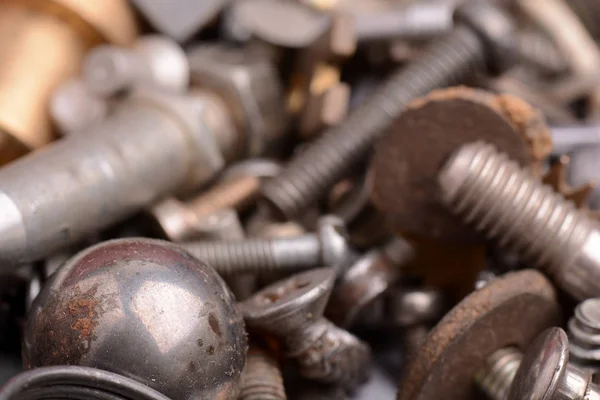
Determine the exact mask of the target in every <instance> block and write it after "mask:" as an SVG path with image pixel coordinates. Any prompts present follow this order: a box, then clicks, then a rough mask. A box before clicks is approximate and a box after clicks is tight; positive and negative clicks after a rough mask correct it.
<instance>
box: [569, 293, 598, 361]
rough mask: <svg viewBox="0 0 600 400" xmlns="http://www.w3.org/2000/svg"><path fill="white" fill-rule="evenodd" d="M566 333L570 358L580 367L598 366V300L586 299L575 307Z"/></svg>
mask: <svg viewBox="0 0 600 400" xmlns="http://www.w3.org/2000/svg"><path fill="white" fill-rule="evenodd" d="M568 332H569V339H570V344H569V348H570V351H571V358H572V359H573V361H574V362H575V363H576V364H577V365H578V366H581V367H586V368H589V369H592V370H598V369H599V368H598V367H599V366H600V340H599V338H600V298H594V299H587V300H585V301H583V302H581V303H580V304H579V305H577V307H575V314H574V315H573V317H571V319H570V320H569V324H568Z"/></svg>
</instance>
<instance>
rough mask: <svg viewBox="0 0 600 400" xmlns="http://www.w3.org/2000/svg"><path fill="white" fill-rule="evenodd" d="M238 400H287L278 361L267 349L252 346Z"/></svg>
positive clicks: (249, 350)
mask: <svg viewBox="0 0 600 400" xmlns="http://www.w3.org/2000/svg"><path fill="white" fill-rule="evenodd" d="M242 379H243V380H242V387H241V390H240V394H239V396H238V400H285V399H286V395H285V389H284V387H283V378H282V377H281V371H280V370H279V366H278V365H277V361H276V360H275V359H274V358H273V357H272V356H271V355H270V354H269V353H267V352H266V351H265V350H263V349H261V348H259V347H256V346H251V347H250V349H248V357H247V359H246V368H245V369H244V373H243V375H242Z"/></svg>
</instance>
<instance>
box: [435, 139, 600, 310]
mask: <svg viewBox="0 0 600 400" xmlns="http://www.w3.org/2000/svg"><path fill="white" fill-rule="evenodd" d="M438 182H439V185H440V187H441V191H442V197H443V200H444V201H445V202H446V204H448V205H449V206H450V207H451V208H452V209H453V210H454V211H455V212H456V213H457V214H459V215H462V216H463V218H464V220H465V221H466V222H467V223H470V224H471V225H473V226H474V227H475V228H476V229H477V230H479V231H483V232H485V233H487V235H488V236H489V237H490V238H491V239H496V241H497V242H498V244H499V245H500V246H501V247H506V248H508V249H509V250H511V251H513V252H515V253H516V254H520V255H521V256H522V257H523V258H524V259H525V260H527V261H529V262H530V263H532V265H537V266H540V267H545V268H546V270H547V271H548V273H549V274H550V275H552V276H553V277H554V280H555V281H556V283H557V285H559V286H561V287H562V288H563V289H564V290H565V291H567V292H568V293H570V294H571V295H572V296H574V297H575V298H577V299H580V300H583V299H586V298H590V297H594V296H597V295H598V293H600V253H599V252H598V250H597V249H598V248H600V247H599V246H600V232H599V231H598V230H597V228H596V227H595V223H594V221H593V220H592V219H590V218H589V217H588V216H587V215H585V214H584V213H582V212H581V211H579V210H577V209H576V208H575V206H574V205H573V204H572V203H570V202H567V201H566V200H564V199H563V198H562V197H561V196H560V195H559V194H558V193H555V192H554V191H553V190H552V188H551V187H549V186H545V185H543V184H542V183H540V182H539V181H538V180H536V179H535V178H534V177H533V176H531V175H530V174H528V173H527V172H526V171H525V170H522V169H521V168H520V167H519V166H518V165H517V163H515V162H513V161H510V160H509V159H508V157H507V156H506V155H505V154H503V153H499V152H497V151H496V149H495V148H494V147H493V146H491V145H488V144H485V143H483V142H475V143H471V144H467V145H464V146H462V147H461V148H460V149H459V150H458V151H457V152H455V153H454V155H453V156H452V157H451V158H450V160H449V161H448V162H447V163H446V165H445V166H444V167H443V168H442V170H441V172H440V174H439V178H438Z"/></svg>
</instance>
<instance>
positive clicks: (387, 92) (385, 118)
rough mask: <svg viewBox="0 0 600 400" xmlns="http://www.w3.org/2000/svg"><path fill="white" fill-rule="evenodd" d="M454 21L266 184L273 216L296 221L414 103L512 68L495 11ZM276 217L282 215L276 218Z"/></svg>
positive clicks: (508, 29)
mask: <svg viewBox="0 0 600 400" xmlns="http://www.w3.org/2000/svg"><path fill="white" fill-rule="evenodd" d="M455 17H456V18H457V19H458V20H459V21H462V22H464V24H459V26H457V27H456V28H455V29H454V30H453V31H452V32H451V33H450V34H449V35H448V36H447V37H444V38H441V39H439V41H437V42H435V43H434V44H433V46H432V47H431V48H430V49H429V51H428V52H426V53H425V54H424V55H423V58H421V59H420V60H417V61H415V62H413V63H411V64H409V65H408V66H407V67H402V68H401V69H399V70H397V71H396V72H395V73H393V74H392V76H391V77H390V78H389V79H388V80H387V81H386V82H385V83H384V84H383V85H382V86H381V87H380V89H379V91H378V92H377V93H375V94H374V95H373V96H372V97H371V98H370V99H369V100H368V101H365V102H364V103H363V104H362V105H361V106H359V107H358V108H357V109H356V110H355V111H354V112H352V113H351V114H350V115H349V116H348V118H347V119H346V120H345V121H344V122H343V123H341V124H340V125H338V126H337V127H334V128H333V129H331V130H329V131H328V132H326V133H325V134H324V135H323V136H322V137H320V138H319V139H318V140H317V141H315V143H314V144H313V145H312V146H310V147H308V148H307V149H306V151H304V152H302V153H300V154H299V155H298V156H296V157H295V158H293V159H292V161H291V163H290V164H289V165H288V166H287V168H285V169H284V170H283V171H282V173H281V174H280V175H278V176H277V177H275V178H273V179H272V180H270V181H268V182H266V183H265V185H264V186H263V189H262V194H263V196H264V197H265V199H266V200H267V202H268V203H269V204H270V205H271V206H272V207H274V211H276V212H277V213H278V214H282V215H283V216H286V217H296V216H298V215H299V214H300V213H301V212H302V211H303V210H304V209H305V208H306V207H308V206H309V205H312V204H313V203H315V202H316V201H317V200H318V199H320V198H321V197H322V196H323V195H324V194H325V193H326V192H327V190H328V189H329V188H330V187H331V186H332V185H333V184H334V183H335V182H336V181H338V180H339V179H340V178H342V177H343V176H344V175H345V174H346V173H348V171H350V170H352V167H353V166H354V165H356V164H358V163H360V162H362V161H363V160H364V158H365V157H366V156H367V154H368V153H369V150H370V148H371V146H372V144H373V142H374V141H375V139H376V138H377V137H378V136H379V135H380V134H381V133H382V132H383V131H384V130H386V129H387V128H389V127H390V125H391V124H392V123H393V121H394V119H395V118H396V117H397V116H398V115H399V114H400V113H401V112H402V111H403V110H404V108H405V106H406V105H407V104H408V103H409V102H410V101H411V100H412V99H413V98H415V97H417V96H422V95H425V94H426V93H428V92H429V91H431V90H432V89H435V88H437V87H440V86H449V85H452V84H456V83H459V82H462V81H464V80H465V79H467V78H468V77H471V76H472V75H473V74H474V73H475V72H477V71H480V70H483V69H484V66H485V63H486V61H488V64H489V65H490V66H492V67H495V69H496V70H497V72H499V71H502V70H504V69H506V68H508V67H509V66H510V65H512V62H509V59H511V60H512V58H511V57H510V56H511V55H512V51H510V49H512V48H513V40H512V39H513V35H512V31H513V25H512V23H511V20H510V19H508V18H507V17H506V16H505V15H504V14H503V13H502V12H501V11H500V10H498V9H496V8H494V7H492V6H490V5H487V4H482V3H469V4H468V5H466V6H464V7H461V8H459V9H458V10H457V13H456V14H455ZM280 216H281V215H280Z"/></svg>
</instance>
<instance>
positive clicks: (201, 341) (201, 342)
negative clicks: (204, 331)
mask: <svg viewBox="0 0 600 400" xmlns="http://www.w3.org/2000/svg"><path fill="white" fill-rule="evenodd" d="M196 343H197V344H198V347H202V346H204V341H203V340H202V339H198V341H197V342H196Z"/></svg>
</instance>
